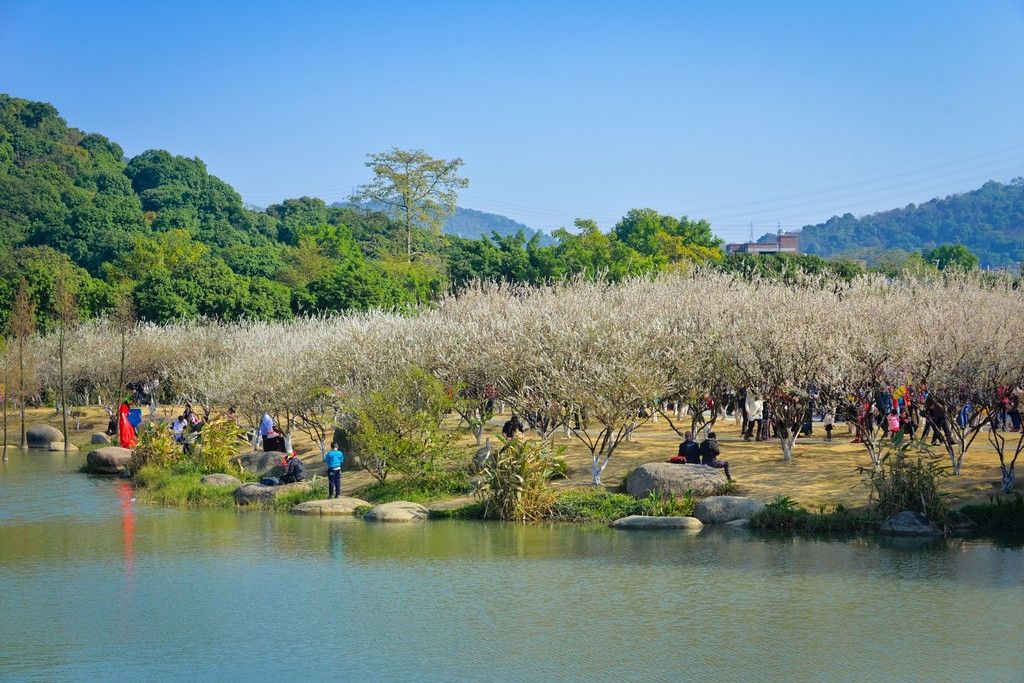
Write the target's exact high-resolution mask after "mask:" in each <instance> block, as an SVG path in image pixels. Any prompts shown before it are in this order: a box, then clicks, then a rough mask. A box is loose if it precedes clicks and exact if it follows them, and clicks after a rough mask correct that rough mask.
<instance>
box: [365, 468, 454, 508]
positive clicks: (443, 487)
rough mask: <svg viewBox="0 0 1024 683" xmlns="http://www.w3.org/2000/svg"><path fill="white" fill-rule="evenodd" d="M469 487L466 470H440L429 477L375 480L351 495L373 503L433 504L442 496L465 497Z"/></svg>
mask: <svg viewBox="0 0 1024 683" xmlns="http://www.w3.org/2000/svg"><path fill="white" fill-rule="evenodd" d="M472 490H473V487H472V484H470V481H469V475H468V474H466V473H465V472H462V471H440V472H434V473H432V474H430V475H428V476H421V477H402V478H400V479H389V480H388V481H386V482H379V481H378V482H374V483H372V484H367V485H366V486H363V487H361V488H359V489H357V490H356V491H355V492H354V493H353V494H352V495H354V496H355V497H357V498H362V499H363V500H369V501H372V502H374V503H391V502H394V501H396V500H407V501H409V502H410V503H432V502H434V501H435V500H440V499H442V498H449V497H452V496H464V495H466V494H468V493H470V492H471V491H472Z"/></svg>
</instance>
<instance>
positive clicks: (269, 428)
mask: <svg viewBox="0 0 1024 683" xmlns="http://www.w3.org/2000/svg"><path fill="white" fill-rule="evenodd" d="M273 431H274V420H273V418H271V417H270V413H263V417H261V418H260V439H261V440H262V441H263V450H265V451H269V450H273V449H271V448H267V437H268V436H270V434H271V432H273Z"/></svg>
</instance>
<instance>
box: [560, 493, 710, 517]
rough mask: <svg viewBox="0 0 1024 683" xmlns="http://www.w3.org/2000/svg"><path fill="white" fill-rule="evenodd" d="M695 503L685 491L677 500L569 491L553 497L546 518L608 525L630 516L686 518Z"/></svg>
mask: <svg viewBox="0 0 1024 683" xmlns="http://www.w3.org/2000/svg"><path fill="white" fill-rule="evenodd" d="M694 505H695V501H694V499H693V495H692V494H691V493H689V492H687V494H686V495H683V496H680V497H676V498H674V497H671V496H663V495H659V494H658V493H655V492H652V493H651V494H650V495H649V496H647V497H646V498H641V499H637V498H633V497H632V496H629V495H626V494H624V493H613V492H611V491H608V490H606V489H602V488H593V489H573V490H571V491H565V492H564V493H561V494H559V495H558V496H557V497H556V498H555V503H554V505H553V506H552V509H551V513H550V517H551V519H552V520H555V521H561V522H612V521H614V520H616V519H619V518H621V517H628V516H630V515H650V516H654V517H675V516H679V517H689V516H691V515H693V507H694Z"/></svg>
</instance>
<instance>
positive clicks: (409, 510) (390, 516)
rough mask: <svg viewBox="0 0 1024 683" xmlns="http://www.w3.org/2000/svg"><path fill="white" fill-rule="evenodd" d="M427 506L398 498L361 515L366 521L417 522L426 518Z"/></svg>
mask: <svg viewBox="0 0 1024 683" xmlns="http://www.w3.org/2000/svg"><path fill="white" fill-rule="evenodd" d="M427 514H428V512H427V508H425V507H423V506H422V505H420V504H419V503H410V502H408V501H404V500H399V501H395V502H394V503H384V504H383V505H377V506H375V507H373V508H371V509H370V511H369V512H367V513H366V515H365V516H364V517H363V519H365V520H366V521H368V522H419V521H422V520H424V519H426V518H427Z"/></svg>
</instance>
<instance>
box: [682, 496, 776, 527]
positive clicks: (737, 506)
mask: <svg viewBox="0 0 1024 683" xmlns="http://www.w3.org/2000/svg"><path fill="white" fill-rule="evenodd" d="M763 509H764V503H762V502H761V501H759V500H754V499H753V498H744V497H743V496H710V497H708V498H705V499H704V500H702V501H700V502H699V503H697V505H696V506H694V508H693V516H694V517H696V518H697V519H699V520H700V521H702V522H704V523H705V524H726V523H727V522H732V521H734V520H737V519H750V518H751V517H752V516H753V515H754V513H757V512H760V511H761V510H763Z"/></svg>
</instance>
